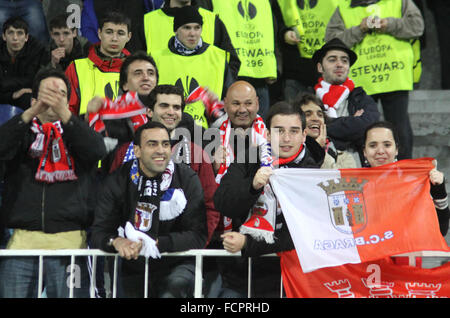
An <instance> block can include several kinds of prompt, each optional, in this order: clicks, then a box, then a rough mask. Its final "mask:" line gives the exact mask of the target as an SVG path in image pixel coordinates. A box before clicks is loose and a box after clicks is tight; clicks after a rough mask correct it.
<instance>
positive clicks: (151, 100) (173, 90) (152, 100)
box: [145, 85, 185, 110]
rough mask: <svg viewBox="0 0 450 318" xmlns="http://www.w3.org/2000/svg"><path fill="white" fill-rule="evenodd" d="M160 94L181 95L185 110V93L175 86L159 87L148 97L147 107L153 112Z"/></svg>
mask: <svg viewBox="0 0 450 318" xmlns="http://www.w3.org/2000/svg"><path fill="white" fill-rule="evenodd" d="M160 94H166V95H172V94H173V95H179V96H180V97H181V109H182V110H184V105H185V102H184V91H183V89H182V88H180V87H178V86H174V85H157V86H156V87H155V88H154V89H153V90H152V91H151V92H150V94H149V95H148V99H147V102H146V103H145V105H146V106H147V107H148V108H150V109H151V110H153V109H154V108H155V104H156V98H157V97H158V95H160Z"/></svg>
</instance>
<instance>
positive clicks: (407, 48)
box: [339, 0, 413, 95]
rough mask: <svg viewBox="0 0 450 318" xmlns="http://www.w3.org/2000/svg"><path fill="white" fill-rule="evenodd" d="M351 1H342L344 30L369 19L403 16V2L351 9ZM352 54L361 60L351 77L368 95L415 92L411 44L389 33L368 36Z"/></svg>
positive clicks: (387, 1) (390, 0)
mask: <svg viewBox="0 0 450 318" xmlns="http://www.w3.org/2000/svg"><path fill="white" fill-rule="evenodd" d="M350 2H351V1H350V0H342V2H341V3H340V4H339V11H340V13H341V16H342V18H343V20H344V24H345V27H346V28H347V29H348V28H351V27H354V26H357V25H359V24H360V23H361V20H362V19H364V18H365V17H368V16H378V17H380V18H387V17H394V18H401V16H402V1H401V0H382V1H380V2H378V3H376V4H373V5H369V6H367V7H355V8H350ZM352 49H353V51H355V53H356V54H357V55H358V59H357V61H356V62H355V64H353V66H352V67H351V69H350V73H349V77H350V78H351V79H353V81H354V82H355V85H356V86H362V87H363V88H364V90H365V91H366V92H367V94H369V95H373V94H379V93H388V92H393V91H399V90H412V89H413V49H412V46H411V43H410V41H408V40H399V39H396V38H395V37H393V36H391V35H388V34H381V33H376V32H373V33H367V34H366V35H365V37H364V39H363V41H361V43H358V44H356V45H355V46H354V47H353V48H352Z"/></svg>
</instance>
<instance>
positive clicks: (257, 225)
mask: <svg viewBox="0 0 450 318" xmlns="http://www.w3.org/2000/svg"><path fill="white" fill-rule="evenodd" d="M269 151H270V148H269ZM304 156H305V146H304V145H303V144H302V145H300V148H299V149H298V151H297V152H296V153H295V154H294V155H292V156H291V157H289V158H277V159H270V162H271V164H270V166H271V167H272V168H273V169H277V168H279V167H282V166H284V165H287V164H288V163H290V162H296V163H298V162H300V161H301V160H302V159H303V157H304ZM267 163H268V162H267V161H266V160H265V159H264V158H261V166H267ZM277 213H281V211H280V210H279V206H278V201H277V199H276V197H275V194H274V193H273V190H272V187H271V185H270V183H269V184H266V185H265V186H264V189H263V192H262V193H261V195H260V196H259V198H258V200H257V201H256V203H255V204H254V205H253V207H252V209H251V210H250V212H249V216H248V218H247V220H246V221H245V222H244V224H242V225H241V227H240V228H239V232H240V233H242V234H249V235H251V236H252V237H253V238H254V239H256V240H259V241H261V240H265V241H266V243H268V244H272V243H274V232H275V225H276V217H277Z"/></svg>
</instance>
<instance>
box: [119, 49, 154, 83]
mask: <svg viewBox="0 0 450 318" xmlns="http://www.w3.org/2000/svg"><path fill="white" fill-rule="evenodd" d="M135 61H147V62H149V63H150V64H151V65H153V67H154V68H155V71H156V83H158V79H159V73H158V68H157V67H156V62H155V60H154V59H153V57H152V56H151V55H147V53H145V52H144V51H137V52H135V53H133V54H131V55H128V56H127V57H126V58H125V60H124V61H123V63H122V66H121V67H120V75H119V86H120V88H122V89H123V86H124V85H125V84H126V82H127V81H128V68H129V67H130V65H131V63H133V62H135Z"/></svg>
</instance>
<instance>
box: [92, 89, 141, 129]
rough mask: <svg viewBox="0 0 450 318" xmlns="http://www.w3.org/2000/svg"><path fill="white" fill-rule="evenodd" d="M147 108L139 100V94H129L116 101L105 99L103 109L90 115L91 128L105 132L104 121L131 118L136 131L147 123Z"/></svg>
mask: <svg viewBox="0 0 450 318" xmlns="http://www.w3.org/2000/svg"><path fill="white" fill-rule="evenodd" d="M146 112H147V108H146V107H145V105H144V104H143V103H142V102H141V100H140V99H139V95H138V93H137V92H127V93H125V94H123V95H120V96H119V97H117V99H115V100H111V99H109V98H105V99H104V102H103V105H102V107H101V108H100V109H99V111H98V112H96V113H89V126H90V127H94V129H95V131H97V132H102V131H104V130H105V124H104V122H103V120H104V119H106V120H108V119H122V118H130V119H131V121H132V123H133V128H134V130H135V131H136V129H137V128H139V126H142V125H143V124H145V123H146V122H147V116H146Z"/></svg>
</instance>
